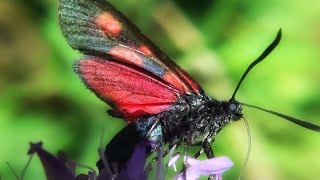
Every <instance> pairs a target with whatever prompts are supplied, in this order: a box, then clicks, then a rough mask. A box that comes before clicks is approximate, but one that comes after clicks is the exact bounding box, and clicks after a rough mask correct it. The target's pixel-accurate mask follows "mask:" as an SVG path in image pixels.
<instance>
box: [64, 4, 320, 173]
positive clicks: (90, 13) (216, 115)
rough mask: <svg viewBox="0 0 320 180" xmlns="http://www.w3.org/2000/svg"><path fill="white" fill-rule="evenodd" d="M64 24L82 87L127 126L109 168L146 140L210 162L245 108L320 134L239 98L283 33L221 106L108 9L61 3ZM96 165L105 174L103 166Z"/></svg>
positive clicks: (110, 148) (110, 150)
mask: <svg viewBox="0 0 320 180" xmlns="http://www.w3.org/2000/svg"><path fill="white" fill-rule="evenodd" d="M59 20H60V26H61V29H62V32H63V35H64V36H65V38H66V39H67V41H68V42H69V44H70V46H71V47H72V48H73V49H75V50H79V51H80V52H82V53H83V54H84V55H85V56H84V57H82V58H81V59H80V60H77V61H76V62H75V63H74V70H75V72H76V73H77V75H78V76H79V77H80V79H81V81H82V82H83V83H84V84H85V85H86V87H87V88H88V89H90V90H91V91H92V92H93V93H95V94H96V95H97V96H98V97H99V98H100V99H101V100H103V101H105V102H106V103H107V104H109V105H110V106H111V107H112V109H111V110H109V111H108V113H109V114H110V115H111V116H114V117H119V118H122V119H124V120H125V121H126V122H127V123H128V125H127V126H126V127H124V128H123V129H122V130H121V131H120V132H119V133H118V134H116V135H115V136H114V137H113V139H112V140H111V141H110V142H109V144H108V145H107V147H106V150H105V155H106V157H107V158H108V161H110V162H117V163H119V164H122V163H125V162H126V161H127V160H128V159H129V158H130V156H131V153H132V152H133V149H134V147H135V145H136V144H137V143H138V142H140V141H142V140H150V141H152V142H154V143H155V146H154V148H157V147H161V146H164V145H168V147H169V149H172V148H174V147H176V146H178V145H185V146H187V147H189V146H200V147H201V149H203V151H204V152H205V154H206V156H207V157H208V158H212V157H214V153H213V150H212V148H211V142H212V141H213V139H214V137H215V136H216V135H217V133H219V131H221V130H222V129H223V128H224V127H225V126H226V125H228V124H230V123H231V122H234V121H238V120H240V119H242V117H243V114H242V107H243V106H246V107H251V108H255V109H259V110H262V111H265V112H268V113H271V114H273V115H276V116H279V117H281V118H283V119H285V120H288V121H291V122H293V123H295V124H297V125H299V126H302V127H304V128H307V129H310V130H313V131H317V132H319V131H320V127H319V126H317V125H314V124H311V123H308V122H305V121H302V120H299V119H296V118H293V117H290V116H287V115H284V114H281V113H278V112H275V111H271V110H267V109H264V108H261V107H258V106H254V105H249V104H245V103H241V102H239V101H237V100H236V99H235V96H236V93H237V91H238V89H239V87H240V85H241V83H242V82H243V80H244V79H245V77H246V75H247V74H248V73H249V72H250V70H251V69H252V68H253V67H254V66H255V65H257V64H258V63H259V62H261V61H262V60H263V59H264V58H265V57H266V56H267V55H268V54H269V53H270V52H271V51H272V50H273V49H274V48H275V47H276V46H277V45H278V43H279V42H280V39H281V30H279V32H278V34H277V36H276V38H275V40H274V41H273V42H272V43H271V44H270V45H269V47H268V48H266V50H265V51H264V52H263V53H262V54H261V56H260V57H258V58H257V59H256V60H255V61H253V62H252V64H250V66H249V67H248V68H247V70H246V71H245V72H244V74H243V75H242V77H241V79H240V81H239V83H238V85H237V87H236V88H235V91H234V93H233V95H232V96H231V98H230V99H229V100H226V101H220V100H217V99H216V98H212V97H209V96H208V95H206V93H205V91H204V90H203V89H202V88H201V86H200V85H199V84H198V83H197V82H196V81H195V80H194V79H193V78H192V77H191V76H190V75H189V74H188V73H187V72H185V71H184V70H183V69H181V68H180V67H179V66H178V65H177V64H176V63H174V62H173V61H172V60H171V59H170V58H169V57H168V56H167V55H166V54H165V53H164V52H162V51H161V50H160V49H159V48H158V47H157V46H156V45H155V44H154V43H153V42H151V41H150V40H149V39H148V38H147V37H146V36H145V35H143V34H142V33H141V31H140V30H139V29H138V28H137V27H136V26H134V25H133V24H132V23H131V22H130V21H129V20H128V19H127V18H126V17H125V16H124V15H123V14H122V13H120V12H119V11H118V10H117V9H115V8H114V7H113V6H112V5H111V4H109V3H108V2H106V1H104V0H60V4H59ZM153 150H154V149H150V151H148V152H147V154H148V155H150V154H151V153H152V152H153ZM97 166H98V168H99V169H100V170H101V169H103V168H104V164H103V163H102V161H101V160H100V161H99V162H98V163H97Z"/></svg>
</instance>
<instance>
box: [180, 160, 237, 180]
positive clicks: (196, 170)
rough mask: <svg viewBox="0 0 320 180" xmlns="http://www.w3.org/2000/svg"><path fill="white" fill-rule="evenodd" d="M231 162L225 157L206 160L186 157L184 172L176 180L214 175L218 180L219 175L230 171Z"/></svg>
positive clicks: (191, 179) (188, 179) (189, 179)
mask: <svg viewBox="0 0 320 180" xmlns="http://www.w3.org/2000/svg"><path fill="white" fill-rule="evenodd" d="M232 165H233V162H232V161H231V160H230V159H229V158H228V157H226V156H222V157H217V158H211V159H207V160H197V159H194V158H191V157H187V160H186V167H187V168H186V170H185V171H183V172H182V173H180V174H179V175H178V176H177V180H194V179H198V178H199V177H200V176H209V175H216V176H217V177H218V179H219V180H221V179H222V177H221V174H222V173H223V172H224V171H226V170H228V169H230V168H231V167H232Z"/></svg>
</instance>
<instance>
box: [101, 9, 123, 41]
mask: <svg viewBox="0 0 320 180" xmlns="http://www.w3.org/2000/svg"><path fill="white" fill-rule="evenodd" d="M95 23H96V24H97V25H98V26H99V27H100V28H101V29H103V30H104V31H105V32H106V33H107V34H108V35H110V34H111V35H113V36H119V34H120V32H121V31H122V24H121V23H120V22H119V21H118V20H117V19H116V18H115V17H113V15H112V14H110V13H109V12H103V13H101V14H99V15H98V16H97V17H96V18H95Z"/></svg>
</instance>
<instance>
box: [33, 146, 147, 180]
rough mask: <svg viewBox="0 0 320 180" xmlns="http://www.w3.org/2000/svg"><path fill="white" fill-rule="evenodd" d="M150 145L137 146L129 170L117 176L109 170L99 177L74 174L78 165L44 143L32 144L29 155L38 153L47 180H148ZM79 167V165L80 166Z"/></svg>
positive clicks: (90, 174)
mask: <svg viewBox="0 0 320 180" xmlns="http://www.w3.org/2000/svg"><path fill="white" fill-rule="evenodd" d="M147 146H150V144H147V143H140V144H138V145H137V146H136V148H135V150H134V153H133V155H132V157H131V159H130V160H129V161H128V162H127V166H126V167H127V168H125V169H123V170H121V171H120V172H117V173H116V174H115V175H113V174H111V173H110V172H108V171H107V170H105V169H106V168H105V169H104V170H102V171H101V172H100V174H99V175H98V176H97V175H96V174H95V172H93V171H89V173H88V174H80V175H78V176H76V175H75V174H74V172H75V170H74V168H75V167H76V166H77V164H76V163H75V162H73V161H70V160H68V159H67V158H65V157H64V158H57V157H55V156H53V155H52V154H50V153H49V152H47V151H46V150H44V149H43V148H42V142H40V143H35V144H33V143H31V144H30V150H29V152H28V154H29V155H32V154H34V153H37V154H38V156H39V158H40V160H41V163H42V165H43V167H44V170H45V173H46V177H47V180H111V179H114V180H127V179H130V180H146V179H147V176H148V172H149V171H145V169H144V165H145V162H146V154H145V150H146V148H147ZM78 166H79V165H78Z"/></svg>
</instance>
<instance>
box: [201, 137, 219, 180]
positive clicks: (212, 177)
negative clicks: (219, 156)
mask: <svg viewBox="0 0 320 180" xmlns="http://www.w3.org/2000/svg"><path fill="white" fill-rule="evenodd" d="M202 148H203V150H204V153H205V154H206V156H207V158H208V159H210V158H214V153H213V150H212V148H211V142H210V140H208V139H205V140H204V141H203V142H202ZM217 178H218V177H217V176H216V175H210V176H209V177H208V180H217Z"/></svg>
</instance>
